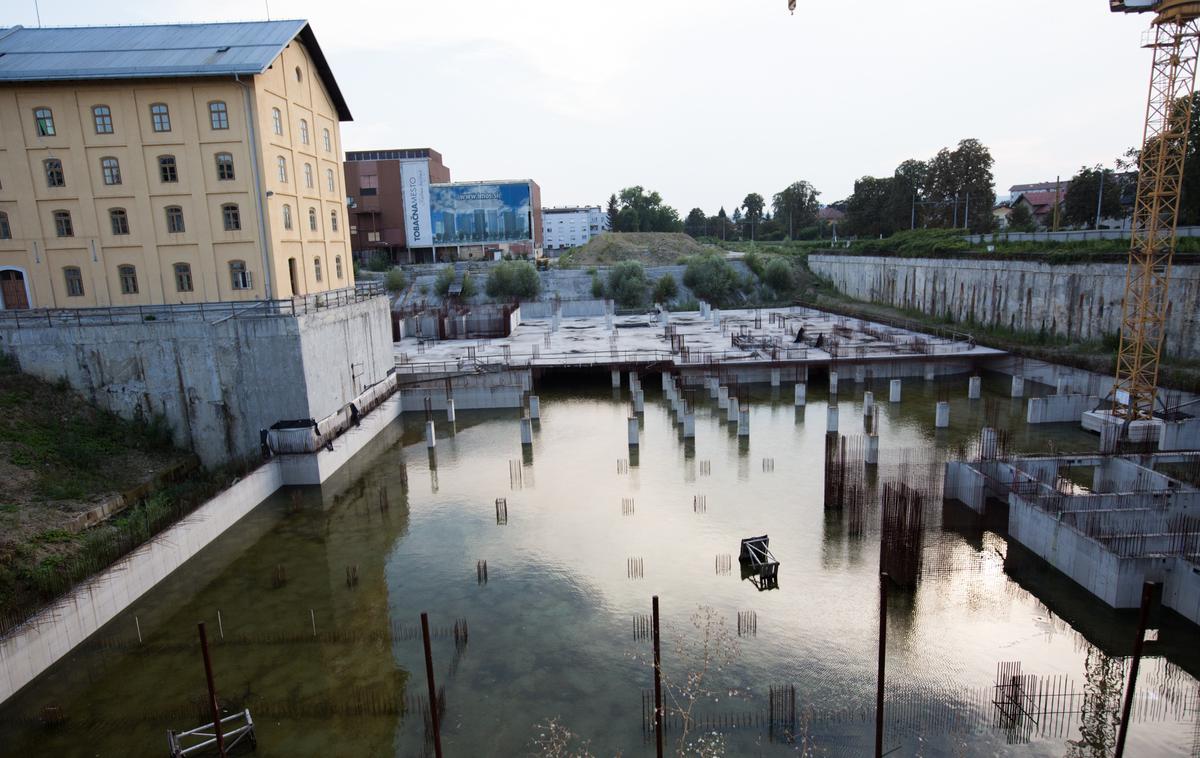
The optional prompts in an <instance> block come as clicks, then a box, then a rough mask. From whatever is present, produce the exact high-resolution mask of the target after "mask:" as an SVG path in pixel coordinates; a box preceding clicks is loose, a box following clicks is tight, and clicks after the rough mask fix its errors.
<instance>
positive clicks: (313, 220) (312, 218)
mask: <svg viewBox="0 0 1200 758" xmlns="http://www.w3.org/2000/svg"><path fill="white" fill-rule="evenodd" d="M308 230H309V231H310V232H315V231H316V230H317V209H316V208H309V209H308Z"/></svg>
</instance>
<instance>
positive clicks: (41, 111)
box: [33, 108, 54, 137]
mask: <svg viewBox="0 0 1200 758" xmlns="http://www.w3.org/2000/svg"><path fill="white" fill-rule="evenodd" d="M33 120H34V123H35V124H37V133H38V136H39V137H53V136H54V114H53V113H51V112H50V109H49V108H35V109H34V111H33Z"/></svg>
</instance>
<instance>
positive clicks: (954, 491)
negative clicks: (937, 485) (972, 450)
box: [942, 461, 986, 515]
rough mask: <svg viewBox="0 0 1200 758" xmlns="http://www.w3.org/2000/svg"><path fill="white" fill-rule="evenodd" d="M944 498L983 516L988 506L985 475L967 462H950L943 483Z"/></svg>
mask: <svg viewBox="0 0 1200 758" xmlns="http://www.w3.org/2000/svg"><path fill="white" fill-rule="evenodd" d="M942 492H943V496H944V497H945V498H946V499H952V500H957V501H959V502H960V503H962V504H963V505H965V506H967V507H968V508H970V509H971V510H973V511H975V512H976V513H978V514H980V515H983V510H984V506H985V504H986V492H985V490H984V478H983V474H982V473H981V472H979V471H977V470H976V469H974V468H972V467H971V464H969V463H967V462H966V461H948V462H947V463H946V474H945V479H944V482H943V489H942Z"/></svg>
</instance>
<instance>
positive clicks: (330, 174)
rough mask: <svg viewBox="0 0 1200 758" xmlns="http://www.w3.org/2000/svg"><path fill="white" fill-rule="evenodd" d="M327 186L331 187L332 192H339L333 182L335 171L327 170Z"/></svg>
mask: <svg viewBox="0 0 1200 758" xmlns="http://www.w3.org/2000/svg"><path fill="white" fill-rule="evenodd" d="M325 186H327V187H329V191H330V192H336V191H337V185H336V184H334V182H333V169H331V168H327V169H325Z"/></svg>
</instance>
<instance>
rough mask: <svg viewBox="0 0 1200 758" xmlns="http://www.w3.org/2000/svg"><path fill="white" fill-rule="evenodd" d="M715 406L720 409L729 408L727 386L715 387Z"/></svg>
mask: <svg viewBox="0 0 1200 758" xmlns="http://www.w3.org/2000/svg"><path fill="white" fill-rule="evenodd" d="M717 407H718V408H720V409H721V410H726V409H727V408H729V388H728V387H718V388H717Z"/></svg>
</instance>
